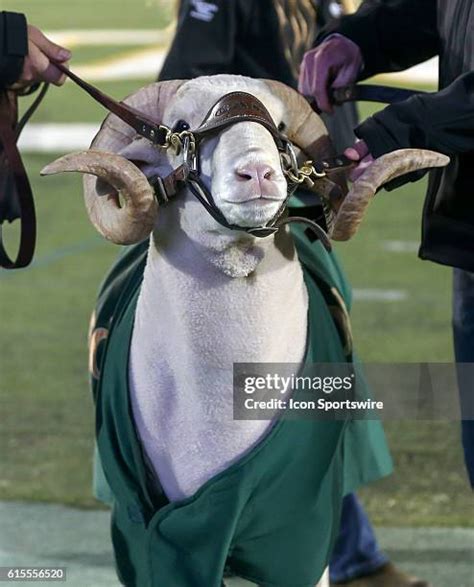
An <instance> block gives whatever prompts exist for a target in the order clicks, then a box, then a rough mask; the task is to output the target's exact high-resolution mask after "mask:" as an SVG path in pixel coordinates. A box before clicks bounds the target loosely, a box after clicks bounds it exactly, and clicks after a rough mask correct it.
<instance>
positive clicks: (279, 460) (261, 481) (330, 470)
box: [93, 225, 391, 587]
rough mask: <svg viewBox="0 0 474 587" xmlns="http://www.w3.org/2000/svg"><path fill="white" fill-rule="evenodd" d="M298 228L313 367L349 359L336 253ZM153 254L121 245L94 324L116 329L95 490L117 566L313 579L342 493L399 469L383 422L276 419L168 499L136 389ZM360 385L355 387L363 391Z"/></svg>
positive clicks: (159, 575)
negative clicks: (133, 399)
mask: <svg viewBox="0 0 474 587" xmlns="http://www.w3.org/2000/svg"><path fill="white" fill-rule="evenodd" d="M291 230H292V232H293V235H294V238H295V243H296V247H297V250H298V256H299V259H300V261H301V263H302V266H303V269H304V277H305V282H306V286H307V288H308V293H309V340H308V345H307V352H306V359H305V364H308V365H309V364H311V363H331V362H334V363H335V362H337V363H342V362H345V361H346V360H347V353H345V351H344V343H345V337H344V336H343V335H342V334H343V333H342V331H341V328H340V327H339V328H338V327H337V326H336V321H335V320H334V315H335V314H334V311H332V310H333V309H334V308H332V309H331V306H332V305H334V304H335V305H337V304H341V299H342V300H344V301H345V303H346V305H347V306H349V305H350V291H349V287H348V285H347V282H346V280H345V279H344V277H343V275H342V273H341V270H340V268H339V266H338V264H337V261H336V259H335V257H334V255H333V254H328V253H327V252H326V251H325V250H324V249H323V248H322V246H321V245H320V243H319V242H315V243H310V242H309V241H308V239H307V238H306V237H305V236H304V233H303V231H302V229H301V228H299V227H294V225H293V226H292V228H291ZM146 252H147V245H146V244H144V243H142V244H139V245H136V246H134V247H130V248H127V249H125V251H124V253H123V254H122V255H121V257H120V258H119V260H118V261H117V263H116V264H115V266H114V267H113V268H112V270H111V272H110V273H109V275H108V277H107V278H106V280H105V282H104V284H103V286H102V289H101V292H100V296H99V301H98V305H97V308H96V323H95V326H96V328H106V329H109V335H108V338H107V339H103V342H102V343H101V345H100V346H99V354H98V366H99V368H100V372H101V374H100V377H99V378H98V379H93V394H94V399H95V403H96V433H97V447H98V454H100V458H98V459H96V465H97V466H96V475H95V491H96V495H97V496H98V497H99V498H100V499H105V500H106V501H109V502H110V503H111V504H112V508H113V511H112V539H113V545H114V551H115V559H116V566H117V572H118V575H119V577H120V579H121V581H122V582H123V583H124V584H125V585H127V586H128V587H132V586H137V587H145V586H153V587H185V586H191V585H192V586H193V587H220V585H221V580H222V576H223V572H224V567H225V566H226V565H228V566H230V568H231V569H232V570H233V571H234V572H235V573H236V574H237V575H239V576H241V577H244V578H247V579H248V580H250V581H253V582H255V583H257V584H259V585H262V586H265V587H270V586H271V587H295V586H299V587H313V586H314V585H315V583H316V582H317V581H318V580H319V578H320V577H321V575H322V573H323V570H324V568H325V567H326V566H327V564H328V560H329V557H330V554H331V550H332V547H333V543H334V540H335V538H336V536H337V532H338V526H339V517H340V511H341V502H342V498H343V496H344V495H345V494H346V493H348V492H350V491H354V490H355V489H356V488H357V487H359V486H360V485H362V484H366V483H368V482H370V481H373V480H375V479H378V478H380V477H382V476H384V475H387V474H389V473H390V472H391V459H390V456H389V454H388V450H387V447H386V442H385V437H384V433H383V430H382V427H381V424H380V423H379V422H377V421H373V420H372V421H369V420H350V419H346V420H333V421H321V420H289V419H282V420H279V421H278V422H277V423H276V424H275V425H274V426H273V427H272V428H271V429H270V431H269V432H268V434H267V435H266V436H265V437H264V439H263V440H262V441H261V442H260V443H259V444H258V445H257V446H256V447H254V448H253V449H251V450H250V451H249V452H248V453H247V454H245V455H244V456H242V457H241V458H240V459H239V460H238V461H237V462H235V463H234V464H233V465H231V466H230V467H229V468H228V469H226V470H225V471H223V472H222V473H220V474H218V475H216V476H215V477H213V478H211V479H210V480H209V481H208V482H207V483H205V484H204V485H203V486H202V487H201V488H200V489H199V490H198V491H197V492H196V493H195V494H194V495H193V496H191V497H189V498H188V499H184V500H182V501H178V502H172V503H169V501H168V500H167V498H166V496H165V495H164V492H163V491H162V490H161V488H160V487H159V482H158V480H157V479H156V476H155V475H154V474H153V473H152V471H151V469H150V466H149V464H148V463H147V461H146V456H145V454H144V452H143V448H142V446H141V444H140V441H139V438H138V436H137V432H136V429H135V426H134V422H133V419H132V411H131V406H130V397H129V390H128V373H127V371H128V358H129V347H130V342H131V334H132V328H133V321H134V314H135V308H136V303H137V298H138V294H139V291H140V284H141V280H142V276H143V269H144V266H145V262H146ZM332 288H335V289H336V290H337V292H338V293H339V295H340V299H339V300H338V298H339V296H338V295H337V293H335V292H334V289H332ZM331 292H332V293H331ZM331 295H332V296H333V299H332V300H331ZM112 316H113V320H112V319H111V318H112ZM360 387H365V385H363V384H360V383H359V385H358V394H361V395H367V390H362V393H361V390H360ZM100 462H101V463H102V466H103V469H102V468H101V466H100Z"/></svg>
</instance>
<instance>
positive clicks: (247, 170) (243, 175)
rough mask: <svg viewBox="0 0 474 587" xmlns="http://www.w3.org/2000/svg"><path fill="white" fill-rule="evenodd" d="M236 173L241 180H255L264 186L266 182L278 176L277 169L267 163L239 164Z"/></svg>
mask: <svg viewBox="0 0 474 587" xmlns="http://www.w3.org/2000/svg"><path fill="white" fill-rule="evenodd" d="M235 175H236V177H237V179H238V180H239V181H241V182H254V183H256V184H258V185H259V186H260V187H263V186H264V184H265V183H266V182H271V181H273V180H275V178H276V172H275V169H274V168H273V167H272V166H271V165H268V164H266V163H248V164H246V165H239V167H236V169H235Z"/></svg>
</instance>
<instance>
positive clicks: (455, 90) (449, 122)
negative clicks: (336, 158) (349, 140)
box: [346, 71, 474, 187]
mask: <svg viewBox="0 0 474 587" xmlns="http://www.w3.org/2000/svg"><path fill="white" fill-rule="evenodd" d="M355 134H356V135H357V136H358V137H359V138H360V139H361V141H360V142H359V143H357V144H356V145H354V147H352V148H350V149H348V150H346V154H347V155H348V156H349V157H350V158H351V159H353V160H355V161H359V162H360V163H359V164H358V166H357V168H356V169H355V171H354V172H353V173H352V175H351V178H352V179H357V177H358V176H360V175H361V173H362V172H363V171H364V170H365V168H366V167H367V166H368V165H370V163H371V162H372V161H373V159H374V158H377V157H380V156H381V155H383V154H385V153H388V152H390V151H395V150H397V149H407V148H417V149H430V150H433V151H439V152H440V153H444V154H445V155H455V154H456V153H465V152H467V151H474V71H471V72H469V73H465V74H464V75H461V76H460V77H458V78H457V79H456V80H455V81H454V82H453V83H452V84H450V85H449V86H447V87H446V88H445V89H444V90H441V91H440V92H434V93H431V94H419V95H417V96H413V97H412V98H410V99H408V100H405V101H404V102H399V103H398V104H392V105H391V106H387V108H384V110H381V111H380V112H377V113H376V114H374V115H373V116H371V117H370V118H368V119H367V120H365V121H364V122H363V123H362V124H360V125H359V126H358V127H357V128H356V129H355ZM418 177H419V175H418V176H411V177H410V176H408V177H407V178H406V179H405V181H410V180H413V179H414V178H416V179H417V178H418ZM403 183H404V182H403ZM396 185H400V182H399V181H398V180H397V184H396ZM393 187H394V186H393Z"/></svg>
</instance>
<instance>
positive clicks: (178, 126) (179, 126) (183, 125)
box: [173, 120, 189, 132]
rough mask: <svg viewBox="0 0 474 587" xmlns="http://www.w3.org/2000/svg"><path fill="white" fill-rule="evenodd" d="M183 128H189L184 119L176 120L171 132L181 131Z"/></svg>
mask: <svg viewBox="0 0 474 587" xmlns="http://www.w3.org/2000/svg"><path fill="white" fill-rule="evenodd" d="M183 130H189V124H188V123H187V122H186V121H185V120H178V122H177V123H176V124H175V125H174V127H173V132H183Z"/></svg>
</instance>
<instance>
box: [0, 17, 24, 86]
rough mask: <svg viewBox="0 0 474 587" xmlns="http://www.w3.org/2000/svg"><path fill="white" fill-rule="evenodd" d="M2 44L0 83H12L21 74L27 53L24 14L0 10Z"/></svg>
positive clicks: (0, 48)
mask: <svg viewBox="0 0 474 587" xmlns="http://www.w3.org/2000/svg"><path fill="white" fill-rule="evenodd" d="M0 18H1V19H2V20H3V23H2V24H3V27H0V28H3V46H2V47H0V55H1V56H2V72H1V81H2V85H4V86H9V85H11V84H14V83H15V82H16V81H17V80H18V78H19V77H20V75H21V72H22V70H23V63H24V60H25V56H26V55H28V27H27V23H26V18H25V15H24V14H19V13H17V12H2V13H0Z"/></svg>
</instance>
